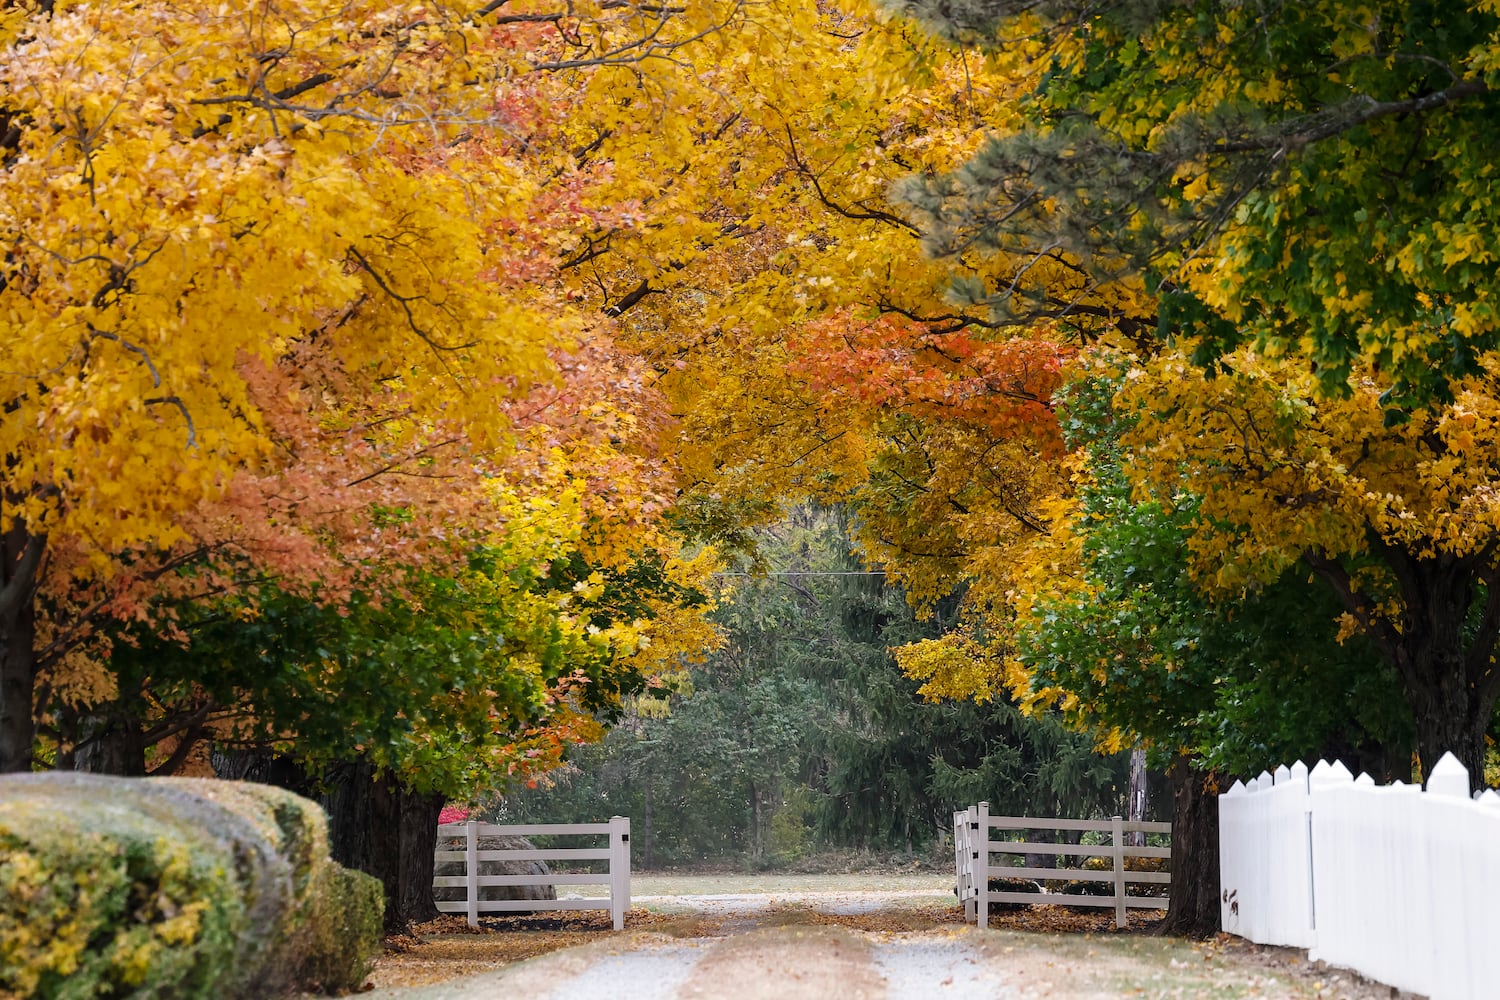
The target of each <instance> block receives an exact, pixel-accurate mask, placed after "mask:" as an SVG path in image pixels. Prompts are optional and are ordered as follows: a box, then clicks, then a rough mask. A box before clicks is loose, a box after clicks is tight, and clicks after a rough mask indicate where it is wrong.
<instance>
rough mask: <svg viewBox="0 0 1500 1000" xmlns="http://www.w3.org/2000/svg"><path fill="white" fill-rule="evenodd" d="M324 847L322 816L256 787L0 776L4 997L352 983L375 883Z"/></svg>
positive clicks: (0, 979)
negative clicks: (357, 874) (346, 870)
mask: <svg viewBox="0 0 1500 1000" xmlns="http://www.w3.org/2000/svg"><path fill="white" fill-rule="evenodd" d="M327 845H328V837H327V825H326V820H325V818H324V816H323V814H322V811H321V810H320V809H319V808H318V807H317V806H316V805H315V804H313V803H312V802H309V801H308V800H306V799H302V798H300V797H298V796H296V795H293V794H291V793H290V792H286V791H283V790H281V789H276V788H270V787H268V786H263V785H251V784H242V783H235V782H218V781H209V780H194V779H173V778H161V779H127V778H107V777H103V776H99V775H88V774H75V773H53V774H35V775H7V776H4V777H0V995H19V996H35V997H49V998H50V997H56V998H86V997H95V996H120V997H125V996H132V997H149V996H203V995H208V994H217V995H220V996H223V997H251V996H267V995H273V994H276V993H280V992H284V991H285V990H287V989H288V988H290V987H292V986H293V985H296V984H299V983H307V984H309V985H311V984H317V985H319V986H321V987H322V988H324V989H330V990H336V989H347V988H353V987H355V986H357V985H358V984H359V979H358V978H353V977H354V976H356V975H358V976H359V977H360V978H362V977H363V971H364V966H365V964H366V963H367V961H368V958H369V956H370V954H371V953H372V952H373V949H374V947H375V946H376V945H377V943H378V940H379V937H378V934H379V931H378V928H379V922H380V921H379V902H378V901H379V886H378V885H374V886H373V890H372V887H371V885H370V884H369V883H371V882H373V880H368V881H365V880H362V879H361V878H359V877H353V876H348V875H346V874H345V873H343V871H342V869H340V868H339V867H338V866H337V865H335V864H334V863H333V862H332V861H330V860H329V859H328V846H327ZM372 891H373V899H374V902H373V903H372V902H371V897H372ZM372 907H373V909H374V910H375V914H376V915H375V919H374V922H373V925H372V924H371V923H370V921H369V919H368V911H369V910H370V909H371V908H372ZM330 949H332V950H335V951H336V952H337V954H335V955H332V956H330V955H329V954H328V952H329V951H330Z"/></svg>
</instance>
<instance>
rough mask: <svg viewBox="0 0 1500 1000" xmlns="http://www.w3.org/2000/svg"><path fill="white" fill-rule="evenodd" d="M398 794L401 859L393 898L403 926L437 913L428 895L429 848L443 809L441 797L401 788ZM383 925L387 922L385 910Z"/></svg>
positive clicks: (434, 916) (431, 917)
mask: <svg viewBox="0 0 1500 1000" xmlns="http://www.w3.org/2000/svg"><path fill="white" fill-rule="evenodd" d="M399 798H400V807H399V808H400V814H401V815H400V824H399V827H400V845H399V846H400V854H401V863H400V869H399V872H398V880H397V887H396V895H395V897H394V899H395V901H396V906H395V909H396V916H397V919H399V920H400V921H401V924H402V926H405V925H406V924H420V923H425V922H426V921H428V920H436V919H437V918H438V917H439V916H440V914H439V913H438V908H437V903H436V902H434V900H433V896H432V867H433V863H434V861H433V853H432V852H433V850H434V849H435V848H436V847H437V828H438V813H440V812H442V811H443V801H444V797H443V796H441V795H435V794H432V793H427V794H423V793H421V792H415V791H412V790H411V789H410V788H402V789H401V790H400V796H399ZM387 898H391V897H387ZM388 909H389V907H388ZM386 926H387V927H389V926H391V918H390V914H389V913H387V915H386Z"/></svg>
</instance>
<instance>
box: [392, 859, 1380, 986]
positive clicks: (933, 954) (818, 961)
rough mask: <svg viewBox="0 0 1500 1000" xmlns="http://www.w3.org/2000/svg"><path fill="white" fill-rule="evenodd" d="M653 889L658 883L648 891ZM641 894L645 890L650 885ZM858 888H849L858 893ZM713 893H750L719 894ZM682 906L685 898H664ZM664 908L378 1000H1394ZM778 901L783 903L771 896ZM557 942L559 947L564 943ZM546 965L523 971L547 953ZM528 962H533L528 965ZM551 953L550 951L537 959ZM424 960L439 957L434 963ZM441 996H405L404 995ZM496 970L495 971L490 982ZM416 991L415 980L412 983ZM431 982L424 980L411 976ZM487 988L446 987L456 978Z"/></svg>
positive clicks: (444, 959)
mask: <svg viewBox="0 0 1500 1000" xmlns="http://www.w3.org/2000/svg"><path fill="white" fill-rule="evenodd" d="M641 881H645V880H641ZM637 884H638V886H639V887H640V888H646V886H642V885H640V883H639V882H638V883H637ZM852 884H855V883H847V882H846V883H844V885H852ZM704 887H707V888H716V889H730V890H735V889H746V888H749V887H748V886H743V885H735V884H725V883H722V882H720V883H713V884H705V885H704ZM652 888H669V889H674V890H680V888H682V887H681V886H676V885H673V886H653V887H652ZM756 888H759V889H760V890H761V891H759V892H756V891H740V892H737V891H727V892H714V893H700V894H693V893H682V892H680V891H674V892H666V893H663V892H657V893H652V894H650V895H649V897H647V898H642V897H640V896H637V897H636V901H637V902H642V903H645V902H647V900H648V899H649V904H648V905H649V907H650V909H638V910H633V911H632V916H631V920H630V921H629V922H628V923H627V929H626V930H625V931H623V932H621V933H618V934H616V933H610V932H607V931H592V932H589V931H577V930H568V929H566V928H564V929H557V928H556V927H554V928H552V929H550V930H541V931H538V930H530V931H503V932H499V933H490V934H451V935H437V936H434V937H432V938H431V939H429V942H428V943H427V944H423V945H419V946H417V947H414V948H413V949H412V950H411V951H410V952H409V953H408V954H406V955H404V956H394V957H393V958H392V959H388V960H386V961H385V962H384V963H383V965H382V968H381V969H379V970H377V975H376V976H375V980H374V983H375V985H376V986H377V987H384V988H378V989H376V990H375V991H374V992H370V993H367V994H365V996H366V997H367V998H369V1000H502V998H511V997H527V998H532V1000H594V998H598V1000H606V998H607V1000H715V998H724V1000H730V998H732V1000H824V998H837V1000H942V998H945V997H952V998H956V1000H957V998H962V1000H1001V998H1007V1000H1008V998H1016V1000H1033V998H1059V1000H1061V998H1070V1000H1072V998H1076V1000H1102V998H1114V997H1122V996H1129V997H1142V998H1170V997H1182V998H1199V997H1203V998H1224V1000H1232V998H1251V997H1255V998H1287V1000H1312V998H1318V1000H1372V998H1375V997H1389V996H1390V994H1389V991H1388V990H1387V989H1386V988H1384V987H1373V986H1370V985H1369V984H1363V983H1361V982H1359V981H1356V980H1354V979H1352V978H1351V977H1348V976H1347V975H1341V974H1338V973H1330V972H1329V971H1328V970H1320V969H1313V968H1308V967H1306V965H1305V963H1303V965H1302V967H1299V966H1298V964H1297V961H1296V956H1295V955H1294V954H1292V953H1284V952H1279V951H1277V952H1265V951H1263V950H1259V949H1253V948H1244V947H1240V946H1237V945H1235V944H1234V943H1232V942H1220V943H1217V944H1215V943H1207V944H1204V943H1193V942H1185V941H1178V940H1174V939H1164V938H1157V937H1152V936H1148V935H1142V934H1112V933H1099V934H1092V933H1090V934H1085V933H1071V934H1041V933H1027V932H1021V931H1014V930H989V931H983V932H981V931H978V930H976V929H974V928H972V927H967V926H964V925H962V924H961V923H959V922H958V919H957V911H956V908H955V907H953V906H952V905H951V898H952V897H951V896H950V897H948V898H947V899H944V898H943V896H942V895H941V894H939V893H936V892H934V891H933V890H932V887H931V886H928V885H918V886H902V887H891V886H887V887H885V888H882V889H855V888H847V887H846V888H827V887H820V888H819V889H809V888H806V887H802V886H793V885H782V884H777V885H772V886H767V885H762V886H757V887H756ZM767 890H769V891H767ZM549 935H550V937H549ZM549 946H550V947H551V948H560V949H561V950H555V951H552V952H551V953H550V954H545V955H542V956H541V957H536V958H529V959H528V960H522V961H517V960H516V959H518V958H523V957H525V956H527V955H532V954H536V952H537V951H539V950H545V949H546V948H547V947H549ZM518 949H519V950H518ZM528 949H536V950H528ZM424 956H425V957H424ZM422 963H426V966H425V977H426V978H425V981H426V982H427V983H429V985H424V986H412V987H406V988H401V987H398V986H396V985H395V984H397V983H403V982H407V983H411V982H420V981H423V979H422V978H421V976H422V975H423V974H424V973H423V972H422V969H423V964H422ZM486 968H488V969H490V970H493V971H482V970H485V969H486ZM403 969H404V970H405V971H406V972H407V973H408V975H405V976H404V975H403V974H402V970H403ZM413 969H417V970H418V978H416V979H413V978H411V977H410V975H409V973H411V971H412V970H413ZM445 970H446V971H447V973H448V975H449V976H452V975H453V974H454V973H477V974H473V975H461V976H460V977H459V978H446V979H445V981H442V982H434V979H436V978H440V977H441V974H442V973H443V972H444V971H445Z"/></svg>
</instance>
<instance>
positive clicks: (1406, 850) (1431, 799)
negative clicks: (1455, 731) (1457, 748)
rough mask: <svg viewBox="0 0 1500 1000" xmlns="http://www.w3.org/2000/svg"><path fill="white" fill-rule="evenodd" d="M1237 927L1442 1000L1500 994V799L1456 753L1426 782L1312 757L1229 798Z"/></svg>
mask: <svg viewBox="0 0 1500 1000" xmlns="http://www.w3.org/2000/svg"><path fill="white" fill-rule="evenodd" d="M1219 870H1220V876H1219V877H1220V886H1221V889H1222V895H1221V899H1222V913H1221V919H1222V921H1223V924H1222V926H1223V928H1224V930H1226V931H1228V932H1229V933H1231V934H1238V935H1240V936H1241V937H1245V938H1248V939H1249V940H1251V941H1255V942H1257V943H1260V944H1275V945H1290V946H1294V947H1300V948H1307V949H1308V950H1309V957H1310V958H1312V959H1315V960H1316V959H1321V960H1323V961H1325V962H1327V963H1329V964H1330V965H1336V966H1341V967H1344V968H1349V969H1354V970H1355V971H1357V972H1359V973H1361V974H1362V975H1365V976H1368V977H1370V978H1371V979H1375V980H1378V981H1379V982H1382V983H1387V984H1389V985H1391V986H1395V987H1399V988H1400V989H1403V990H1409V991H1411V992H1414V993H1420V994H1423V995H1425V996H1428V997H1431V998H1432V1000H1482V998H1488V997H1494V996H1496V995H1500V992H1497V991H1500V985H1497V981H1496V978H1495V969H1494V957H1495V953H1496V947H1497V942H1500V908H1497V907H1496V901H1497V900H1500V795H1496V794H1495V792H1493V791H1486V792H1485V793H1484V794H1483V795H1481V796H1479V797H1478V799H1477V800H1475V799H1471V798H1470V797H1469V776H1468V772H1467V771H1466V770H1465V769H1464V767H1463V765H1462V764H1460V763H1459V762H1458V760H1457V759H1456V758H1455V757H1453V756H1452V755H1451V754H1445V755H1444V756H1443V759H1442V760H1441V761H1439V762H1438V764H1437V765H1436V766H1435V767H1433V769H1432V773H1431V774H1430V775H1429V776H1428V779H1427V790H1426V791H1425V792H1424V791H1423V790H1422V789H1421V787H1420V786H1417V785H1405V784H1400V783H1397V784H1393V785H1388V786H1384V787H1377V786H1376V785H1375V782H1374V781H1373V780H1372V779H1371V778H1370V777H1369V776H1368V775H1363V774H1362V775H1360V776H1359V778H1357V779H1356V778H1354V777H1352V776H1351V775H1350V774H1349V771H1348V769H1347V768H1345V767H1344V765H1343V764H1339V763H1334V764H1329V763H1327V762H1326V761H1322V762H1319V763H1318V765H1317V766H1316V767H1314V768H1313V769H1312V771H1311V772H1309V771H1308V769H1307V767H1306V766H1305V765H1303V764H1301V763H1300V762H1299V763H1297V764H1294V765H1293V766H1292V767H1290V768H1287V767H1278V768H1277V769H1276V773H1275V774H1274V775H1272V774H1266V773H1262V774H1261V775H1260V777H1259V778H1257V779H1255V780H1254V781H1251V782H1250V783H1249V784H1248V785H1244V784H1241V783H1240V782H1235V784H1234V786H1233V787H1232V788H1230V789H1229V791H1228V792H1226V793H1224V794H1223V795H1221V796H1219Z"/></svg>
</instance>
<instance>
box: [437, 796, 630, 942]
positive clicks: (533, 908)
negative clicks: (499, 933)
mask: <svg viewBox="0 0 1500 1000" xmlns="http://www.w3.org/2000/svg"><path fill="white" fill-rule="evenodd" d="M437 835H438V844H439V845H441V844H442V842H443V841H444V840H455V839H457V840H462V841H463V842H464V846H463V849H462V850H453V849H445V848H443V847H441V846H439V847H438V848H437V849H435V850H434V852H433V860H434V862H442V861H462V862H463V863H464V874H462V875H435V876H433V879H432V887H433V888H434V889H457V888H462V889H463V890H464V898H463V899H460V900H438V901H437V908H438V910H439V912H442V913H462V914H464V915H466V916H467V917H468V921H469V926H470V927H478V926H479V915H480V914H481V913H533V912H537V911H547V910H608V911H609V914H610V917H611V919H612V920H613V922H614V928H615V930H617V931H618V930H623V929H624V927H625V911H626V910H628V909H630V820H629V818H628V817H625V816H615V817H612V818H611V819H610V821H609V822H608V823H516V824H511V825H508V826H507V825H497V824H493V823H473V822H469V823H448V824H445V825H443V826H439V827H438V828H437ZM605 835H607V836H608V837H609V845H608V846H607V847H553V848H517V849H501V850H497V849H493V848H481V847H480V846H479V842H480V840H481V839H482V838H486V837H538V836H546V837H558V836H562V837H575V836H576V837H592V838H595V839H597V838H599V837H601V836H605ZM510 861H543V862H545V861H569V862H572V861H591V862H592V861H606V862H608V870H607V871H605V872H555V873H543V872H534V873H525V874H517V875H484V874H481V873H480V866H481V865H482V864H484V863H485V862H510ZM522 885H527V886H537V885H539V886H552V887H553V890H554V892H555V891H556V887H557V886H578V885H586V886H607V887H608V891H609V895H607V896H588V897H561V898H558V899H480V898H479V896H480V893H479V890H480V889H482V888H485V887H488V886H522Z"/></svg>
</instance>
